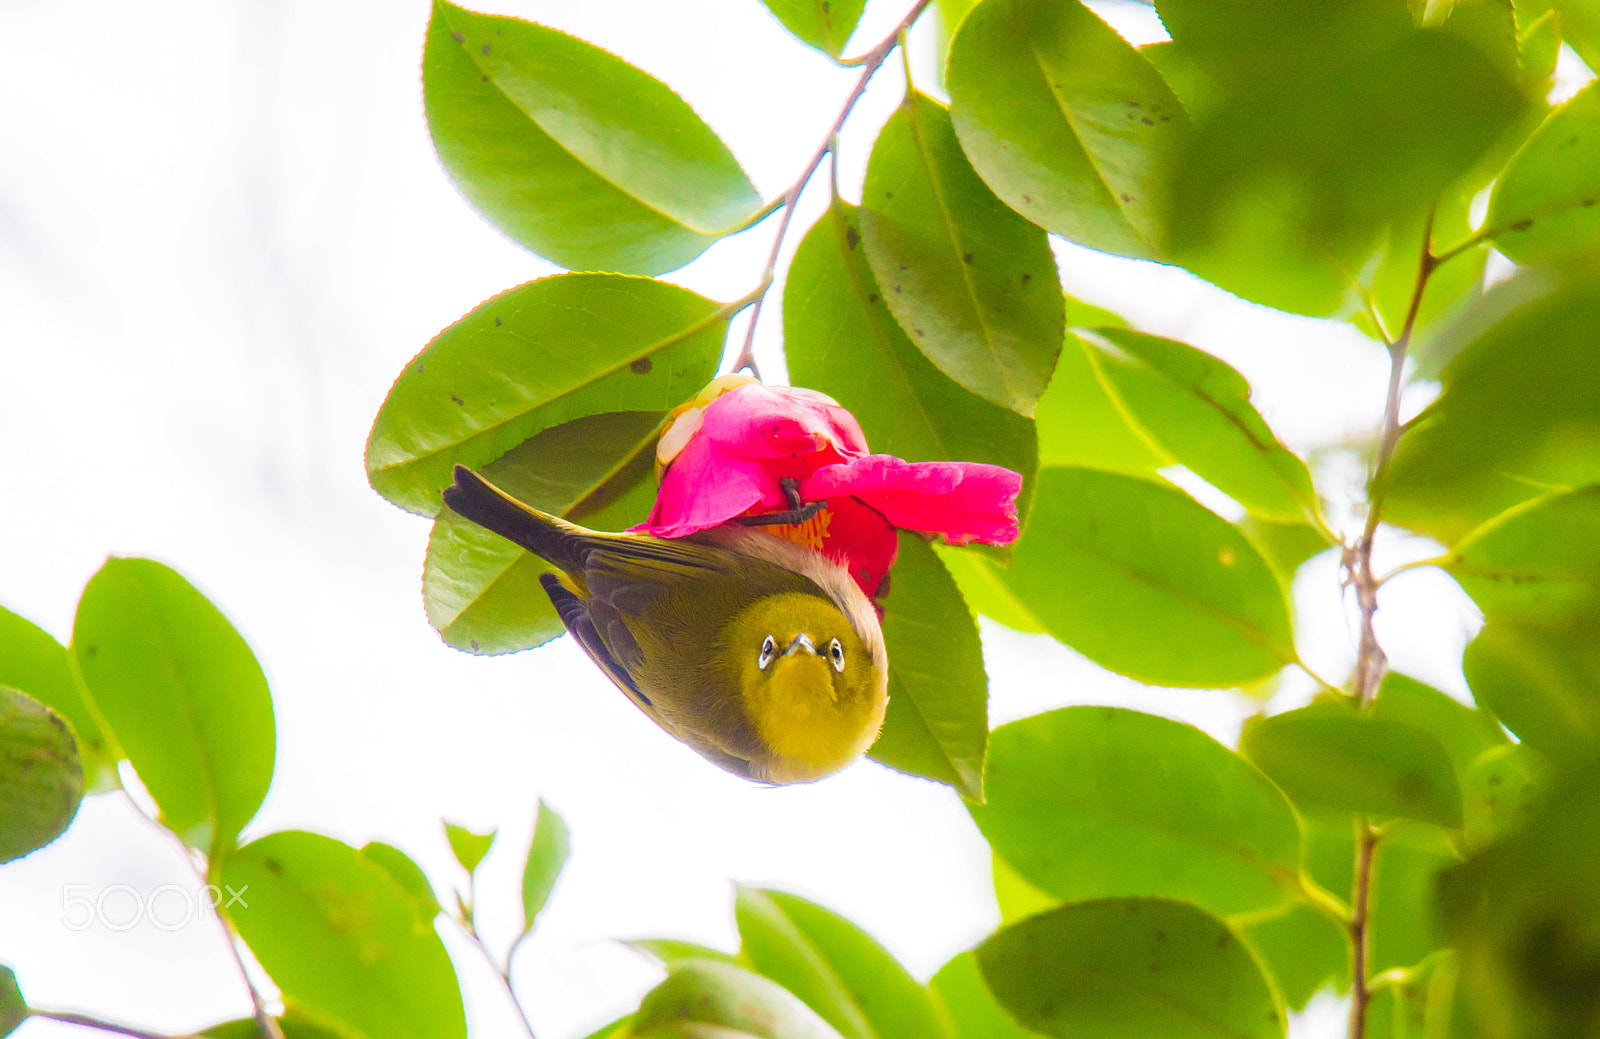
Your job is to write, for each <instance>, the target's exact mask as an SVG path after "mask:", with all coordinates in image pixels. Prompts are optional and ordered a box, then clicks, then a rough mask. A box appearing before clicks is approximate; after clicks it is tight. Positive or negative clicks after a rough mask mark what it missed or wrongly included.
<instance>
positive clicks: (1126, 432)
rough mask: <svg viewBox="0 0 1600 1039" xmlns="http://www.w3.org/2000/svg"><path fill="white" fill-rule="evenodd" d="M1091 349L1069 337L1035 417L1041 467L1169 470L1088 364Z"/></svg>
mask: <svg viewBox="0 0 1600 1039" xmlns="http://www.w3.org/2000/svg"><path fill="white" fill-rule="evenodd" d="M1090 349H1091V348H1090V346H1089V344H1088V343H1087V342H1085V341H1084V340H1083V339H1082V338H1081V337H1079V336H1077V335H1075V334H1071V333H1069V334H1068V335H1067V337H1066V345H1065V346H1064V347H1063V349H1062V351H1061V356H1060V358H1059V359H1058V360H1057V361H1056V370H1055V374H1054V375H1053V376H1052V377H1051V379H1050V386H1049V388H1047V389H1046V390H1045V392H1044V396H1043V397H1041V398H1040V399H1039V408H1038V411H1037V412H1036V413H1035V421H1036V422H1037V424H1038V429H1039V462H1040V464H1042V465H1065V466H1082V467H1084V468H1086V469H1109V470H1111V471H1112V472H1120V473H1138V474H1148V473H1154V472H1155V471H1156V470H1157V469H1160V468H1162V467H1163V466H1166V465H1169V464H1171V459H1170V458H1168V457H1167V455H1166V454H1165V452H1163V451H1162V450H1161V449H1160V448H1159V447H1158V446H1156V445H1155V444H1152V443H1151V442H1150V437H1149V436H1148V434H1146V433H1144V432H1143V431H1135V430H1134V428H1133V427H1132V426H1131V425H1130V424H1129V421H1128V414H1127V411H1126V409H1125V408H1124V407H1123V406H1122V403H1121V402H1120V401H1118V400H1116V399H1115V398H1113V397H1112V396H1111V394H1110V392H1109V391H1108V390H1107V389H1106V386H1105V384H1104V383H1103V382H1102V381H1101V379H1100V376H1099V374H1098V373H1097V372H1096V369H1095V365H1094V364H1093V363H1092V362H1091V361H1090V360H1089V351H1090Z"/></svg>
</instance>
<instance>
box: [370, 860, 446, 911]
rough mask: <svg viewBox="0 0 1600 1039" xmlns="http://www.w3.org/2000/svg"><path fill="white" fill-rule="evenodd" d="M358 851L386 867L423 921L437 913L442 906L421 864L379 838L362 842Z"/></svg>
mask: <svg viewBox="0 0 1600 1039" xmlns="http://www.w3.org/2000/svg"><path fill="white" fill-rule="evenodd" d="M361 854H363V855H365V856H366V857H367V858H369V859H371V860H372V861H373V862H376V863H377V864H378V865H380V866H382V867H383V868H384V869H385V870H387V871H388V873H389V876H390V877H392V878H393V879H394V882H395V883H397V884H399V885H400V887H401V888H402V889H403V890H404V891H405V893H406V894H407V895H409V896H411V901H412V904H413V905H414V906H415V907H416V910H417V914H418V917H419V919H421V920H422V921H423V922H424V923H426V922H429V921H431V920H432V919H433V918H434V917H435V916H437V915H439V912H440V910H441V908H442V907H441V906H440V905H439V897H438V896H437V895H435V894H434V893H433V885H432V884H431V883H429V882H428V875H427V874H426V873H424V872H422V867H421V866H419V865H417V864H416V862H415V861H413V860H412V858H411V856H409V855H407V854H406V853H405V852H403V851H401V850H400V849H399V848H396V847H395V846H394V845H392V844H385V843H383V842H382V841H370V842H368V843H366V844H363V845H362V846H361Z"/></svg>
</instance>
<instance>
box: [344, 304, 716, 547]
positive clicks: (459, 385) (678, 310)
mask: <svg viewBox="0 0 1600 1039" xmlns="http://www.w3.org/2000/svg"><path fill="white" fill-rule="evenodd" d="M728 317H729V314H728V313H727V312H726V310H725V308H723V307H720V306H719V305H718V304H716V303H713V302H712V301H711V300H708V299H706V298H704V297H703V296H698V295H696V294H694V293H692V292H690V291H688V290H687V289H681V288H678V287H677V286H676V285H670V284H668V283H666V282H662V281H652V280H650V279H648V278H629V277H623V276H621V275H616V274H563V275H556V276H555V277H550V278H541V279H539V280H537V281H530V282H528V283H526V284H524V285H520V286H518V287H517V288H514V289H511V290H509V291H507V292H504V293H501V294H500V295H498V296H496V297H494V298H493V299H491V300H489V301H488V302H486V303H483V304H481V305H479V306H478V307H477V308H476V309H475V310H473V311H472V313H470V314H468V315H467V316H466V317H464V318H462V319H461V320H460V321H457V322H456V323H455V324H453V325H451V326H450V327H449V328H447V329H445V330H444V331H443V332H441V333H439V334H438V335H437V336H435V337H434V339H433V341H432V342H431V343H429V344H428V345H427V347H426V348H424V349H423V351H422V352H421V353H420V354H418V355H417V356H416V357H415V358H414V359H413V360H412V361H411V363H410V364H408V365H406V367H405V370H404V371H402V372H401V373H400V377H399V378H398V379H396V380H395V384H394V386H393V387H392V388H391V389H390V390H389V396H388V398H387V399H386V400H385V401H384V402H383V408H382V409H381V410H380V411H379V412H378V418H377V421H376V422H374V423H373V426H372V434H371V436H370V437H369V438H368V440H367V478H368V479H369V480H370V481H371V483H372V486H373V489H374V490H376V491H377V492H378V493H379V494H382V495H383V496H384V497H386V498H388V499H389V500H390V501H392V502H394V503H395V504H396V505H399V506H400V507H401V508H403V509H407V510H409V511H411V512H415V513H419V514H421V515H425V516H432V515H435V514H437V513H438V512H439V510H440V503H439V495H440V494H441V493H443V491H444V489H445V488H446V487H447V486H449V485H450V479H451V472H452V470H453V468H454V467H455V466H456V465H458V464H459V465H466V466H471V467H473V468H479V467H482V466H483V465H484V464H485V463H486V462H489V461H491V460H493V459H495V458H498V457H500V456H501V455H503V454H505V453H506V452H507V451H509V450H511V449H512V448H514V447H516V446H517V445H518V444H521V443H522V442H523V441H525V440H527V439H528V438H529V437H532V436H534V435H535V434H537V433H539V432H542V431H543V430H546V429H550V428H551V427H553V426H559V425H561V424H562V423H563V422H570V421H571V420H573V419H576V418H582V417H584V416H587V415H595V414H600V413H603V412H613V411H654V412H663V411H669V410H671V409H672V408H674V407H676V406H677V405H678V404H680V403H682V402H683V401H684V400H687V399H688V398H689V397H691V396H693V395H694V393H695V392H696V391H698V390H699V389H700V388H701V387H702V386H704V385H705V384H706V383H707V382H709V381H710V380H711V377H712V376H713V375H715V374H716V369H717V362H718V360H720V358H721V355H722V340H723V335H724V333H725V332H726V330H727V319H728Z"/></svg>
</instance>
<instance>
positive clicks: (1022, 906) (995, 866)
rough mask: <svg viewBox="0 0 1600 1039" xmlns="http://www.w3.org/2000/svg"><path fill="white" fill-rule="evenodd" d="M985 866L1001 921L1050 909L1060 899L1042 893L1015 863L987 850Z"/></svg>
mask: <svg viewBox="0 0 1600 1039" xmlns="http://www.w3.org/2000/svg"><path fill="white" fill-rule="evenodd" d="M989 868H990V871H991V872H992V873H993V875H994V900H995V904H996V905H997V906H999V908H1000V922H1001V923H1007V924H1011V923H1016V922H1017V921H1018V920H1021V919H1023V918H1024V917H1029V916H1032V915H1033V914H1034V913H1039V912H1043V911H1044V910H1046V909H1053V908H1055V907H1056V906H1058V905H1060V904H1061V899H1059V898H1053V897H1051V896H1050V895H1047V894H1045V893H1044V892H1043V891H1040V890H1039V889H1038V888H1036V887H1034V886H1033V885H1032V884H1030V883H1028V882H1027V881H1026V880H1025V879H1023V876H1022V874H1021V873H1018V872H1017V870H1016V867H1014V866H1012V865H1011V863H1009V862H1007V861H1006V860H1005V859H1002V858H1001V857H1000V856H999V855H998V854H996V853H994V852H990V854H989Z"/></svg>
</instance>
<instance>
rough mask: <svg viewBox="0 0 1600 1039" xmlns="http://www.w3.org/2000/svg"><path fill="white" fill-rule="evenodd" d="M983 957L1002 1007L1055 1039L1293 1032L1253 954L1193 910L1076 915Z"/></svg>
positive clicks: (1121, 905) (1047, 918) (1136, 906)
mask: <svg viewBox="0 0 1600 1039" xmlns="http://www.w3.org/2000/svg"><path fill="white" fill-rule="evenodd" d="M977 952H978V966H979V968H980V969H981V970H982V971H983V976H984V979H985V981H987V982H988V985H989V988H990V990H991V991H993V992H994V994H995V997H996V999H997V1000H998V1001H999V1003H1000V1004H1001V1005H1002V1006H1004V1007H1005V1008H1006V1009H1007V1010H1008V1011H1010V1012H1011V1014H1012V1015H1014V1016H1015V1017H1016V1018H1018V1019H1019V1020H1020V1021H1022V1022H1023V1023H1024V1024H1026V1025H1027V1026H1028V1027H1030V1028H1032V1029H1034V1030H1035V1031H1038V1032H1042V1033H1043V1034H1045V1035H1049V1036H1059V1037H1063V1039H1068V1037H1070V1039H1077V1037H1079V1036H1084V1037H1087V1036H1096V1037H1116V1036H1127V1037H1129V1039H1132V1037H1136V1036H1156V1035H1159V1036H1164V1037H1168V1039H1188V1037H1196V1039H1201V1037H1204V1039H1215V1037H1217V1036H1237V1037H1241V1039H1244V1037H1261V1039H1265V1037H1269V1036H1270V1037H1281V1036H1283V1035H1284V1032H1285V1029H1286V1028H1287V1025H1288V1022H1287V1021H1286V1020H1285V1018H1284V1013H1283V1008H1282V1007H1281V1006H1280V1005H1278V1002H1277V1000H1276V999H1275V998H1274V996H1273V993H1272V989H1271V987H1270V985H1269V984H1268V982H1267V979H1266V978H1264V977H1263V976H1262V974H1261V970H1260V968H1259V967H1258V966H1257V965H1256V962H1255V960H1254V958H1252V957H1251V955H1250V952H1249V950H1248V949H1246V948H1245V946H1244V945H1242V944H1241V943H1240V942H1239V940H1238V939H1237V938H1236V937H1235V936H1234V934H1233V933H1232V932H1231V931H1229V930H1228V928H1227V926H1226V925H1225V924H1223V923H1222V921H1220V920H1217V919H1216V918H1215V917H1212V916H1209V915H1207V914H1206V913H1204V912H1202V911H1201V910H1199V909H1196V908H1195V907H1194V906H1192V905H1188V904H1186V903H1183V902H1172V901H1168V900H1166V899H1155V898H1107V899H1099V900H1096V901H1092V902H1080V903H1077V904H1075V905H1065V906H1062V907H1060V908H1059V909H1053V910H1051V911H1050V912H1048V913H1041V914H1039V915H1038V916H1033V917H1029V918H1028V919H1026V920H1024V921H1022V922H1021V923H1019V924H1013V925H1011V926H1010V927H1007V928H1004V929H1003V930H1001V931H1000V932H999V933H998V934H996V935H995V936H994V937H992V938H990V939H989V940H987V941H986V942H984V943H983V944H982V945H980V946H978V950H977ZM1108 997H1109V998H1108Z"/></svg>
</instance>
